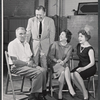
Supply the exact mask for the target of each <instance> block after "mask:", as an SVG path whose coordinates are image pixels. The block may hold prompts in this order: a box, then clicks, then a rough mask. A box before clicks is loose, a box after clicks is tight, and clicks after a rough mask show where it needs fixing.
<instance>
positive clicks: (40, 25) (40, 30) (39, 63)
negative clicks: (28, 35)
mask: <svg viewBox="0 0 100 100" xmlns="http://www.w3.org/2000/svg"><path fill="white" fill-rule="evenodd" d="M41 34H42V22H41V21H40V24H39V38H40V39H41ZM40 53H41V43H40V46H39V59H38V61H39V62H38V65H39V66H41V55H40Z"/></svg>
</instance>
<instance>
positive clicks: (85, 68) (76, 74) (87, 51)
mask: <svg viewBox="0 0 100 100" xmlns="http://www.w3.org/2000/svg"><path fill="white" fill-rule="evenodd" d="M90 38H91V36H90V32H89V31H87V32H86V31H85V30H81V31H79V32H78V40H79V44H78V45H77V55H78V57H79V64H78V67H76V68H75V69H73V70H72V71H71V77H72V80H73V82H74V83H75V85H76V86H77V87H78V88H79V89H80V91H81V92H82V93H83V96H84V100H88V99H89V96H88V91H87V90H86V88H85V84H84V79H86V78H88V77H90V76H92V75H94V74H95V72H96V65H95V54H94V49H93V47H92V46H91V45H90V44H89V42H88V40H89V39H90Z"/></svg>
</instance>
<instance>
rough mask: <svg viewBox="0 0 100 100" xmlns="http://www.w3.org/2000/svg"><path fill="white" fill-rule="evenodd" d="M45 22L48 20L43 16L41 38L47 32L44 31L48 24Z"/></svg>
mask: <svg viewBox="0 0 100 100" xmlns="http://www.w3.org/2000/svg"><path fill="white" fill-rule="evenodd" d="M47 22H48V21H47V20H46V17H45V18H44V21H43V28H42V35H41V38H42V37H44V35H45V34H47V33H45V30H46V29H47V26H48V24H47Z"/></svg>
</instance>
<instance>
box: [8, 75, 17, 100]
mask: <svg viewBox="0 0 100 100" xmlns="http://www.w3.org/2000/svg"><path fill="white" fill-rule="evenodd" d="M9 78H10V82H11V87H12V92H13V98H14V100H16V96H15V91H14V86H13V82H12V78H11V76H9Z"/></svg>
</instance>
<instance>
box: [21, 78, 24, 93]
mask: <svg viewBox="0 0 100 100" xmlns="http://www.w3.org/2000/svg"><path fill="white" fill-rule="evenodd" d="M24 79H25V77H22V85H21V92H22V91H23V86H24Z"/></svg>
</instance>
